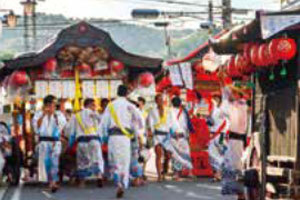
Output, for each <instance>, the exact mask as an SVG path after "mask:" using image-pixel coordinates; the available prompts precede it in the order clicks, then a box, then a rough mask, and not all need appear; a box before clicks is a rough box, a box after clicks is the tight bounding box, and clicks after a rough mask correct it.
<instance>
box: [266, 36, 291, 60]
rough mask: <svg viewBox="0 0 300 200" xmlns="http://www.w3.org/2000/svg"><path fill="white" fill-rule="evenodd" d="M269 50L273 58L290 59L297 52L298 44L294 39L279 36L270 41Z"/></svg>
mask: <svg viewBox="0 0 300 200" xmlns="http://www.w3.org/2000/svg"><path fill="white" fill-rule="evenodd" d="M269 51H270V54H271V56H272V58H273V59H276V60H290V59H292V58H293V57H294V56H295V55H296V52H297V45H296V42H295V40H294V39H291V38H277V39H273V40H271V42H270V43H269Z"/></svg>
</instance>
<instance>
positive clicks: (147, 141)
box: [138, 97, 151, 180]
mask: <svg viewBox="0 0 300 200" xmlns="http://www.w3.org/2000/svg"><path fill="white" fill-rule="evenodd" d="M138 104H139V110H140V111H141V112H142V115H143V119H144V121H145V124H147V122H146V121H147V118H148V114H149V109H146V108H145V105H146V100H145V98H143V97H138ZM142 142H143V149H142V150H141V152H140V155H141V158H142V160H143V179H144V180H147V177H146V175H145V172H146V166H147V162H148V160H149V159H150V155H151V154H150V148H151V138H149V137H148V135H147V131H146V130H145V133H144V137H143V141H142Z"/></svg>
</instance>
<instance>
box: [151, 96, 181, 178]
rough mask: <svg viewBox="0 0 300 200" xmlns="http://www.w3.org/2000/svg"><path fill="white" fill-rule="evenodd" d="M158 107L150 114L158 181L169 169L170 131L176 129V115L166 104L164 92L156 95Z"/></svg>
mask: <svg viewBox="0 0 300 200" xmlns="http://www.w3.org/2000/svg"><path fill="white" fill-rule="evenodd" d="M155 102H156V107H155V108H153V109H151V111H150V112H149V116H148V123H149V133H148V135H149V136H153V142H154V146H155V154H156V170H157V175H158V181H159V182H160V181H162V180H163V179H164V178H165V175H166V174H167V172H168V169H169V161H170V159H171V152H170V146H171V143H170V136H171V135H170V133H171V131H174V130H176V127H174V126H175V123H174V122H175V121H176V119H175V117H174V115H173V112H172V111H171V109H169V108H168V107H166V106H164V101H163V96H162V94H157V95H156V96H155ZM163 155H164V163H163V169H162V158H163Z"/></svg>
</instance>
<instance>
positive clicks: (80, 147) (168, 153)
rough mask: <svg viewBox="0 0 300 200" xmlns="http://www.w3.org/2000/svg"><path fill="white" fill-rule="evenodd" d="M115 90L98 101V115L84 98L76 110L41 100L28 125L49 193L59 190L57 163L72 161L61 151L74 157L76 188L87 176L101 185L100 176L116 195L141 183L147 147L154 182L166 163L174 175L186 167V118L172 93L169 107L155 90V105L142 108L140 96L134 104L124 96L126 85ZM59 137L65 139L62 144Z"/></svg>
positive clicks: (188, 163)
mask: <svg viewBox="0 0 300 200" xmlns="http://www.w3.org/2000/svg"><path fill="white" fill-rule="evenodd" d="M117 94H118V97H117V98H116V99H114V100H113V101H111V102H109V101H108V100H106V99H103V100H102V102H101V106H102V112H101V113H99V112H97V110H96V104H95V101H94V100H93V99H85V101H84V108H83V109H82V110H81V111H79V112H77V113H74V114H72V113H68V112H66V114H63V113H62V112H60V111H58V110H57V109H56V98H55V97H54V96H52V95H49V96H47V97H45V98H44V102H43V103H44V108H43V110H41V111H37V112H36V113H35V115H34V117H33V119H32V124H33V128H34V131H35V133H36V135H37V137H38V173H37V174H38V179H39V181H44V182H45V181H46V182H48V183H49V187H50V189H51V191H53V192H55V191H56V190H57V189H58V188H59V186H58V183H59V180H60V175H61V174H60V166H61V165H62V164H61V163H60V162H64V164H65V165H66V164H68V165H70V164H71V163H72V162H71V161H69V162H66V161H65V160H64V159H61V155H62V154H63V153H62V152H66V151H63V149H67V150H68V149H69V151H68V152H69V154H71V153H73V154H74V155H76V161H75V162H73V163H76V169H75V170H73V171H72V173H71V174H72V175H73V176H72V175H70V177H76V180H78V182H79V185H80V186H82V187H83V186H84V184H85V181H86V180H87V179H88V178H89V177H97V185H98V186H99V187H103V184H104V180H106V179H110V178H111V179H113V181H114V183H115V185H116V187H117V192H116V196H117V197H119V198H120V197H122V196H123V194H124V191H125V190H126V189H127V188H128V187H129V185H130V184H132V185H134V186H140V185H143V184H144V183H145V181H146V176H145V167H146V163H147V160H148V159H149V153H150V152H149V149H150V148H151V147H154V148H155V153H156V168H157V175H158V181H162V180H164V179H165V175H166V174H167V173H168V169H169V163H170V162H171V161H172V166H173V170H174V172H175V174H176V176H178V172H179V171H180V170H182V169H183V168H184V169H189V170H190V169H192V163H191V158H190V151H189V143H188V134H189V129H188V126H187V124H188V122H187V120H188V117H187V112H186V111H183V109H182V108H183V107H182V105H181V104H182V103H181V100H180V98H179V97H174V98H173V99H172V107H170V108H169V107H167V106H165V102H164V99H163V95H161V94H158V95H157V96H156V97H155V103H156V106H154V107H153V108H151V109H146V108H145V104H146V101H145V99H144V98H142V97H139V98H138V101H137V102H134V101H132V100H129V99H128V98H127V95H128V88H127V87H126V86H124V85H121V86H120V87H119V88H118V91H117ZM62 140H63V141H68V142H67V147H66V148H64V146H65V145H63V144H64V143H63V142H61V141H62ZM105 146H106V147H107V148H103V147H105ZM73 158H74V157H73ZM65 159H67V156H65ZM71 159H72V157H71V158H70V157H69V160H71ZM162 160H163V162H162ZM64 167H65V166H64ZM65 168H66V167H65ZM69 169H74V166H73V167H72V166H70V167H69ZM69 171H70V170H69ZM69 173H70V172H69Z"/></svg>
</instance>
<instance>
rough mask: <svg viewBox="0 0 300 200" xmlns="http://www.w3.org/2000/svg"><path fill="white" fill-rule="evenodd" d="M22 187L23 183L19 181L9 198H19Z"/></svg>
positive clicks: (12, 199)
mask: <svg viewBox="0 0 300 200" xmlns="http://www.w3.org/2000/svg"><path fill="white" fill-rule="evenodd" d="M22 188H23V183H20V185H19V186H18V187H17V188H16V189H15V190H14V193H13V195H12V197H11V200H21V191H22Z"/></svg>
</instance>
